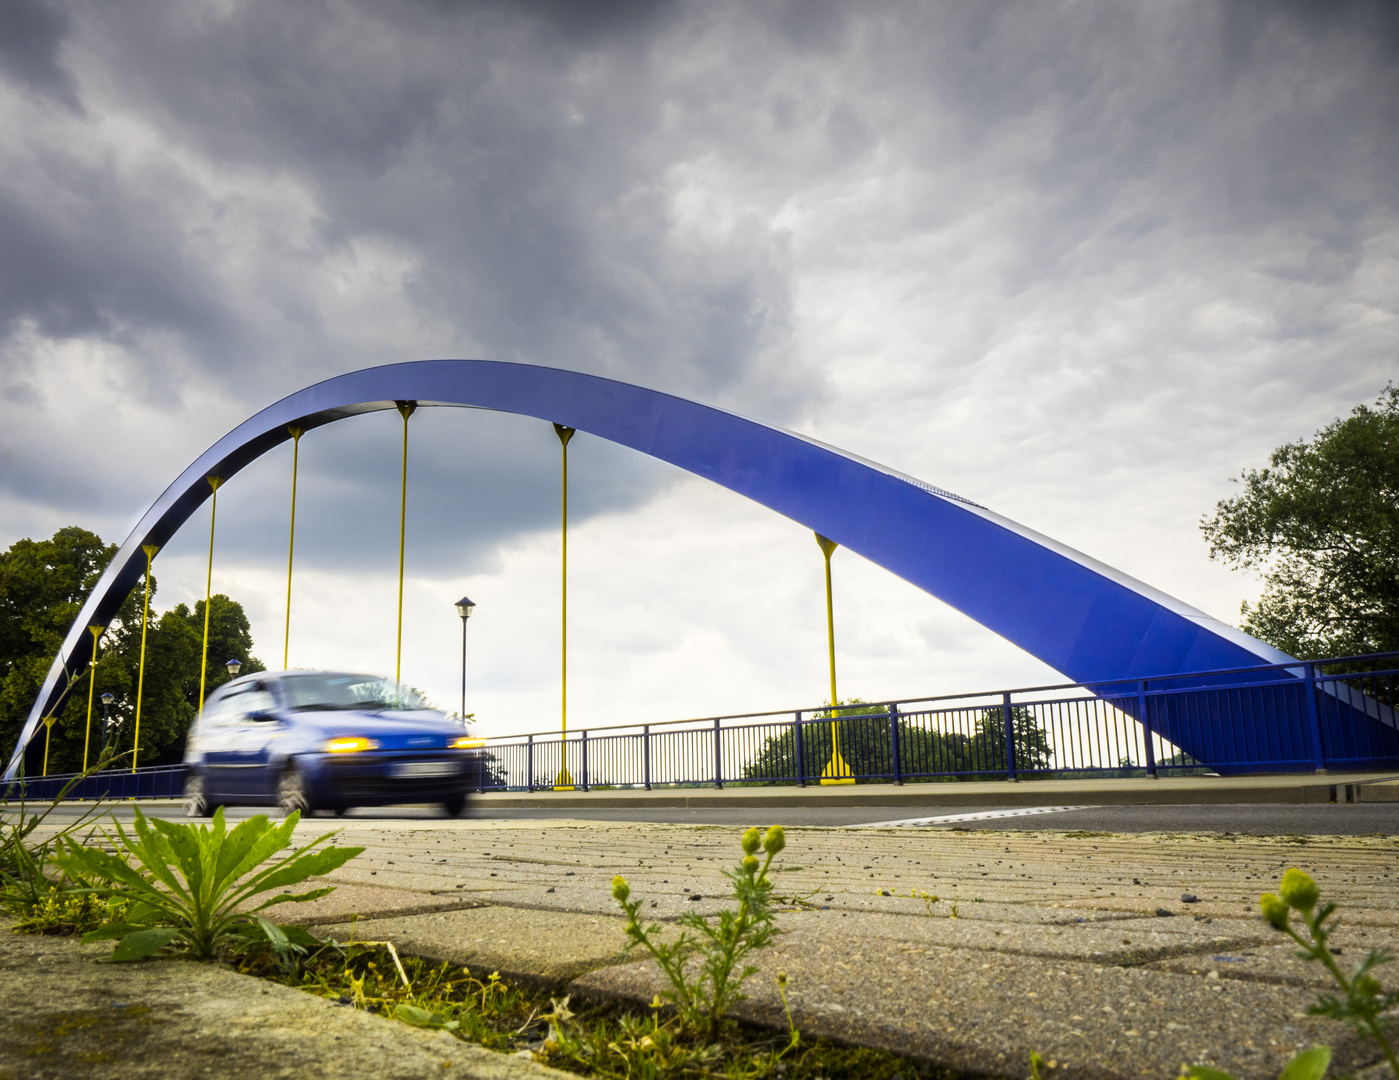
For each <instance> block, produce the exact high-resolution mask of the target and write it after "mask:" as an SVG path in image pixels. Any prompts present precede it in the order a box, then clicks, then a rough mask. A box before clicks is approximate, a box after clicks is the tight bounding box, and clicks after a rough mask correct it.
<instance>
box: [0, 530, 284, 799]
mask: <svg viewBox="0 0 1399 1080" xmlns="http://www.w3.org/2000/svg"><path fill="white" fill-rule="evenodd" d="M116 551H117V549H116V545H115V544H110V545H109V544H103V542H102V539H101V537H99V536H97V535H96V534H95V533H91V532H88V531H87V530H86V529H81V528H77V527H76V526H70V527H68V528H63V529H59V530H58V532H56V533H55V534H54V535H53V537H52V538H50V539H48V540H19V541H16V543H15V544H13V545H12V546H11V547H10V549H9V550H8V551H5V552H0V750H2V751H3V752H4V755H5V757H6V758H8V756H9V754H10V753H11V752H12V750H13V747H14V745H15V741H16V740H17V739H18V738H19V734H20V731H21V730H22V729H23V727H24V722H25V720H26V719H27V718H28V716H29V710H30V709H31V708H32V707H33V704H34V699H35V698H36V697H37V696H38V693H39V689H40V688H41V687H42V685H43V682H44V679H45V678H46V677H47V675H48V672H49V666H50V665H51V664H52V663H53V659H54V657H55V656H56V655H57V653H58V650H59V647H60V646H61V645H62V643H63V639H64V638H65V637H66V636H67V634H68V631H69V628H70V627H71V626H72V625H73V620H74V619H76V618H77V616H78V612H79V611H80V610H81V608H82V605H83V603H84V601H85V600H86V599H87V597H88V595H89V594H90V593H91V592H92V589H93V587H94V586H95V585H96V584H97V579H98V578H99V577H100V576H101V574H102V571H103V570H104V569H105V568H106V566H107V563H109V562H110V561H111V559H112V557H113V556H114V555H115V554H116ZM158 591H159V583H158V582H157V580H156V579H155V577H154V576H152V579H151V597H152V604H154V598H155V596H156V593H157V592H158ZM141 602H142V586H141V585H138V586H137V587H136V588H135V589H134V590H132V593H131V595H130V596H128V597H127V598H126V599H125V600H124V601H123V602H122V606H121V608H120V610H119V612H118V614H117V617H116V618H115V619H114V620H113V621H112V626H111V629H110V630H108V632H107V633H106V634H104V635H103V637H102V645H101V649H100V652H99V655H98V662H97V669H96V684H95V686H94V690H95V692H96V693H97V694H101V693H102V692H103V691H110V692H111V693H112V694H114V695H115V696H116V700H115V701H114V702H113V704H112V707H111V716H112V718H113V720H114V721H115V723H114V724H113V728H114V732H115V737H116V739H117V743H118V746H119V747H120V749H122V750H130V749H131V746H132V738H133V736H134V734H135V731H134V726H135V725H134V718H135V712H136V681H137V669H138V665H139V662H140V649H141ZM203 637H204V601H202V600H201V601H199V602H198V603H196V604H195V606H194V608H193V610H191V609H190V608H189V606H188V605H186V604H177V605H176V606H175V607H174V608H172V609H170V610H169V611H166V612H164V613H163V614H162V613H158V612H157V611H156V610H155V608H154V606H152V609H151V617H150V624H149V626H148V628H147V631H146V682H145V689H144V693H143V696H142V703H141V756H140V763H141V764H142V765H155V764H160V763H164V762H173V761H178V760H180V758H181V756H182V755H183V752H184V738H185V733H186V732H187V731H188V730H189V725H190V721H191V720H193V719H194V714H195V710H196V709H197V708H198V703H199V653H200V648H201V646H202V644H203ZM252 647H253V640H252V632H251V628H250V627H249V624H248V617H247V615H246V614H245V613H244V611H243V608H242V605H241V604H239V603H238V602H237V601H236V600H232V599H230V598H229V597H227V596H224V595H223V594H219V595H216V596H214V597H213V598H212V602H211V606H210V610H209V657H208V660H209V664H208V673H207V677H206V678H207V681H206V693H207V692H208V691H210V690H212V689H213V688H214V687H216V686H219V685H221V684H223V683H225V682H227V681H228V679H229V675H228V671H227V669H226V668H225V667H224V664H225V662H226V661H228V660H229V659H231V658H234V657H236V658H237V659H238V660H240V661H241V662H242V664H243V670H244V671H245V672H247V671H261V670H263V664H262V662H261V661H259V660H258V659H257V658H256V657H255V656H253V655H252V654H251V650H252ZM76 676H77V677H76V678H75V679H74V680H73V682H72V683H71V684H70V685H69V688H68V692H67V694H66V695H65V697H64V698H63V699H62V702H61V703H60V705H59V706H58V709H57V712H58V716H59V719H58V722H57V723H56V724H55V725H54V728H53V733H52V735H51V742H50V747H49V771H50V772H71V771H75V770H77V769H78V768H80V767H81V765H82V761H83V739H84V735H85V733H86V727H87V699H88V684H87V677H88V671H87V670H86V669H85V670H83V671H81V672H78V673H76ZM101 716H102V710H101V705H100V704H96V705H95V706H94V708H93V722H92V732H91V736H90V757H89V761H93V760H96V757H97V751H98V749H99V748H100V747H101V745H102V732H101Z"/></svg>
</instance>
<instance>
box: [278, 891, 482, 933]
mask: <svg viewBox="0 0 1399 1080" xmlns="http://www.w3.org/2000/svg"><path fill="white" fill-rule="evenodd" d="M330 884H335V886H336V888H335V891H334V892H333V893H330V894H329V895H328V896H322V897H321V898H320V899H318V900H311V901H308V902H306V903H304V904H290V905H284V906H282V907H279V908H277V909H276V911H275V912H274V913H273V917H274V918H275V919H277V921H279V922H283V923H290V924H294V925H297V926H314V925H317V924H319V923H339V922H345V921H346V920H347V919H349V918H350V917H351V916H352V915H353V916H356V917H358V918H361V919H385V918H389V917H390V916H393V915H421V914H423V913H425V912H429V911H455V910H460V909H464V908H473V907H480V906H481V905H482V904H483V903H485V901H483V900H479V899H474V898H471V897H464V896H461V895H457V896H453V895H450V894H449V895H438V894H433V893H430V892H429V893H424V892H421V891H418V890H415V889H395V888H387V887H385V886H379V885H375V886H370V885H355V884H343V883H335V882H331V883H330Z"/></svg>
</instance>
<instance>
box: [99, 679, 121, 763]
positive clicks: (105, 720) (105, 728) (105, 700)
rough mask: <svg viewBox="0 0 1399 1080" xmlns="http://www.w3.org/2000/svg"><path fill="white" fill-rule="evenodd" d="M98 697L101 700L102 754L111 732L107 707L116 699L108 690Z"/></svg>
mask: <svg viewBox="0 0 1399 1080" xmlns="http://www.w3.org/2000/svg"><path fill="white" fill-rule="evenodd" d="M100 696H101V698H102V752H103V753H106V752H107V737H108V736H109V735H110V734H111V731H112V721H111V719H110V718H109V717H108V716H107V707H108V706H109V705H111V704H112V702H114V701H115V700H116V699H117V696H116V694H114V693H112V692H111V691H110V690H103V691H102V693H101V695H100Z"/></svg>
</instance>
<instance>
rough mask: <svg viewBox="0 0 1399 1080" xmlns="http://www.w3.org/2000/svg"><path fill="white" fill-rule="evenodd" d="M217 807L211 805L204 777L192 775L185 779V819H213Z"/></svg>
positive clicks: (196, 774)
mask: <svg viewBox="0 0 1399 1080" xmlns="http://www.w3.org/2000/svg"><path fill="white" fill-rule="evenodd" d="M217 809H218V807H217V806H211V805H210V804H209V793H208V788H207V787H206V786H205V783H204V777H202V776H200V775H199V774H198V773H190V774H189V775H188V776H187V777H185V817H212V816H213V813H214V811H215V810H217Z"/></svg>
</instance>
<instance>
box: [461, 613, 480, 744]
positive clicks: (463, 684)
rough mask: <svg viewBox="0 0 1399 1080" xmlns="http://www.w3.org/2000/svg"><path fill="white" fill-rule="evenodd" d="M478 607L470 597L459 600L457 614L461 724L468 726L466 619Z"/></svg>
mask: <svg viewBox="0 0 1399 1080" xmlns="http://www.w3.org/2000/svg"><path fill="white" fill-rule="evenodd" d="M475 609H476V605H475V604H474V603H472V601H471V599H470V598H469V597H466V596H463V597H462V598H461V599H460V600H458V601H457V614H458V615H460V616H461V726H462V727H466V620H467V619H469V618H471V613H472V612H473V611H474V610H475Z"/></svg>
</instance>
